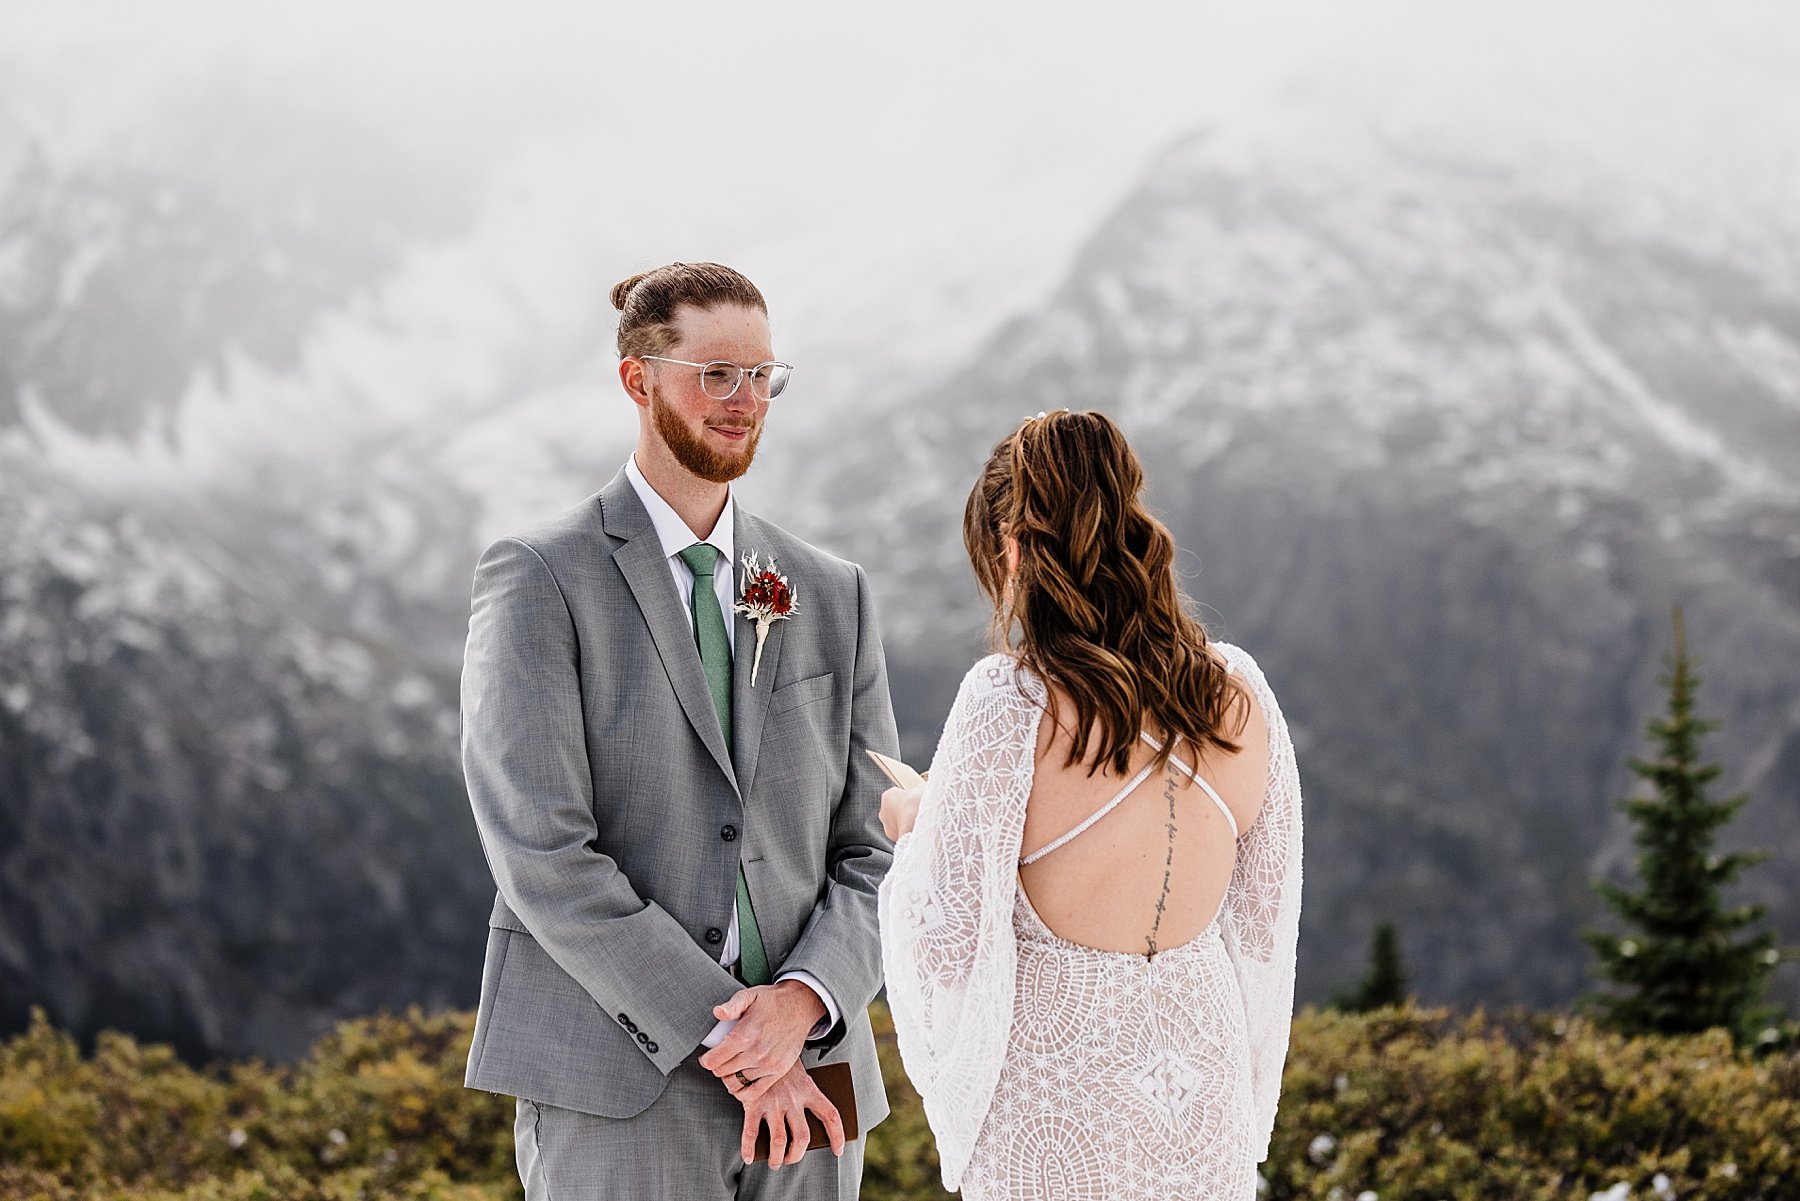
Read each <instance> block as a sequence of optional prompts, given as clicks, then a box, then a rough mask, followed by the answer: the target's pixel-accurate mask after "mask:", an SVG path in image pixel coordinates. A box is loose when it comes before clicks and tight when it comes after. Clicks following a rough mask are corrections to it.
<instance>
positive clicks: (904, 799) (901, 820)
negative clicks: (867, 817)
mask: <svg viewBox="0 0 1800 1201" xmlns="http://www.w3.org/2000/svg"><path fill="white" fill-rule="evenodd" d="M924 795H925V789H924V788H922V787H921V788H890V789H888V790H887V791H886V792H884V793H882V794H881V828H882V829H883V830H885V831H886V832H887V836H888V840H889V841H890V842H899V841H900V836H901V835H902V834H907V833H910V832H911V831H912V828H913V823H914V822H916V821H918V820H919V798H920V797H923V796H924Z"/></svg>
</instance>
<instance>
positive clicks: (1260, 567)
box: [815, 115, 1800, 1005]
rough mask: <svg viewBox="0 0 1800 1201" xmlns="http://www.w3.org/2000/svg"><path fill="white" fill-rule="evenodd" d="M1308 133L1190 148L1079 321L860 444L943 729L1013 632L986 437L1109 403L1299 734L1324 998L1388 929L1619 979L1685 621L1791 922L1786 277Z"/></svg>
mask: <svg viewBox="0 0 1800 1201" xmlns="http://www.w3.org/2000/svg"><path fill="white" fill-rule="evenodd" d="M1306 129H1307V133H1308V136H1307V137H1306V138H1303V139H1296V138H1293V137H1292V136H1288V135H1289V134H1290V133H1291V131H1276V132H1274V133H1273V134H1268V135H1267V136H1264V137H1260V138H1258V137H1249V138H1244V137H1236V136H1227V135H1226V134H1224V133H1209V134H1203V135H1199V136H1196V137H1194V138H1192V139H1191V140H1188V141H1186V142H1184V143H1183V144H1181V145H1178V146H1175V147H1173V148H1172V149H1171V150H1170V151H1169V153H1168V154H1167V155H1166V156H1165V157H1164V158H1163V159H1162V160H1161V161H1160V162H1159V163H1158V164H1156V166H1155V168H1154V170H1153V171H1152V173H1151V174H1150V176H1149V178H1148V179H1147V181H1146V182H1145V184H1144V186H1143V187H1142V189H1141V190H1140V191H1138V192H1137V193H1136V194H1135V195H1134V196H1133V197H1132V198H1131V199H1130V200H1129V201H1128V202H1127V203H1126V204H1124V205H1123V206H1122V207H1121V208H1120V209H1119V210H1118V211H1117V212H1116V213H1115V214H1114V215H1113V216H1112V217H1111V219H1110V220H1109V221H1107V222H1106V223H1105V224H1104V226H1103V227H1102V228H1100V229H1099V230H1098V231H1096V233H1095V234H1094V236H1093V237H1092V239H1091V240H1090V241H1089V242H1088V243H1087V245H1086V247H1085V248H1084V250H1083V251H1082V253H1081V256H1080V259H1079V262H1078V263H1077V265H1076V266H1075V268H1074V270H1073V271H1072V272H1071V274H1070V275H1069V277H1068V279H1067V280H1066V281H1065V282H1064V283H1063V285H1062V286H1061V287H1060V289H1059V290H1058V292H1057V294H1056V295H1055V297H1054V298H1053V299H1052V300H1051V302H1050V303H1049V304H1048V305H1047V306H1046V307H1045V308H1044V310H1043V311H1042V312H1041V313H1039V314H1037V315H1034V316H1032V317H1031V318H1029V319H1026V320H1022V321H1020V322H1018V323H1016V324H1014V325H1013V326H1012V327H1010V328H1009V329H1008V330H1006V331H1005V332H1004V333H1003V334H1002V335H1001V336H999V337H997V338H996V339H994V340H993V342H992V343H991V344H990V345H989V346H987V347H985V348H984V349H983V352H982V353H980V354H978V355H977V356H975V357H974V359H973V360H972V362H971V365H970V366H969V368H968V369H967V370H966V371H965V372H964V373H963V374H962V375H960V376H958V377H956V378H954V379H952V380H951V381H949V382H948V383H946V384H945V385H944V386H943V387H942V388H941V389H937V390H934V391H933V392H932V393H930V394H929V395H922V396H920V397H918V398H917V400H916V403H914V404H912V405H910V406H906V407H903V408H901V409H898V410H896V411H895V413H894V414H893V415H892V416H891V417H890V418H888V419H887V420H884V421H883V422H881V423H879V424H878V425H877V426H876V427H875V428H873V429H870V430H868V431H865V432H864V433H863V435H862V436H859V437H858V438H857V439H856V440H855V441H854V442H853V443H851V444H850V447H849V449H847V450H846V449H842V448H841V445H840V448H839V449H838V450H837V451H836V454H837V456H838V462H839V467H838V469H837V470H836V471H835V473H834V475H833V478H832V480H831V482H830V483H829V484H828V485H827V486H826V488H825V489H824V494H823V503H822V504H821V507H820V508H819V509H818V510H817V514H816V518H815V519H816V520H817V521H818V523H819V524H820V525H821V527H824V528H826V529H828V530H829V533H827V534H826V538H827V540H828V541H832V540H835V541H839V542H842V543H846V544H849V543H858V544H859V551H860V553H861V555H862V557H863V559H864V561H865V562H867V563H869V564H870V565H871V567H872V569H873V571H874V573H875V578H876V581H877V585H878V587H879V588H880V589H881V591H882V593H883V595H884V597H885V598H886V600H887V602H888V614H887V615H888V619H889V621H890V623H891V633H890V637H889V647H890V655H891V657H892V659H893V661H894V664H895V676H896V679H897V681H899V686H900V700H901V702H902V705H903V708H904V709H905V711H906V712H907V713H908V714H909V715H910V716H911V717H912V718H913V729H914V730H915V731H918V730H919V729H920V728H921V726H923V727H924V728H927V729H929V728H930V723H931V722H932V721H933V720H937V719H939V718H938V717H937V715H941V713H942V712H943V710H944V709H945V707H946V706H947V704H948V698H949V695H950V693H951V691H953V689H954V685H955V680H956V679H957V677H958V675H959V674H960V669H961V666H962V665H964V664H966V663H967V662H968V660H969V656H970V655H971V654H972V653H974V651H975V650H976V648H977V647H978V645H979V637H980V633H981V631H982V627H983V615H982V614H981V612H980V611H979V606H977V605H976V604H975V602H974V594H973V589H972V586H971V585H970V584H969V582H968V580H969V576H968V568H967V564H966V561H965V560H964V558H963V554H962V550H961V546H960V538H959V535H958V530H959V528H960V525H959V521H960V512H961V505H962V501H963V497H964V495H965V494H966V490H967V485H968V482H969V481H971V480H972V479H973V478H974V474H975V470H976V468H977V466H978V465H979V463H980V462H981V460H982V458H983V457H985V453H986V450H987V448H988V447H989V446H991V445H992V443H993V442H994V440H995V439H997V438H998V437H1000V436H1002V435H1003V434H1005V433H1006V432H1008V431H1009V430H1010V429H1011V428H1012V427H1013V426H1014V425H1015V424H1016V423H1017V421H1018V420H1019V418H1020V417H1021V416H1022V415H1023V414H1025V413H1028V412H1035V411H1038V410H1041V409H1048V408H1053V407H1057V406H1064V405H1066V406H1069V407H1073V408H1101V409H1105V410H1106V411H1108V412H1110V413H1112V414H1113V415H1114V416H1115V417H1117V418H1118V419H1119V420H1120V421H1121V422H1122V423H1123V425H1124V426H1125V428H1126V430H1127V431H1128V433H1129V434H1130V435H1131V437H1132V438H1133V440H1134V442H1135V444H1136V445H1137V446H1138V448H1139V449H1140V451H1141V453H1142V454H1143V456H1144V458H1145V459H1146V461H1147V464H1148V470H1149V477H1150V480H1151V486H1150V500H1151V503H1152V505H1153V507H1154V508H1155V509H1156V510H1157V511H1158V512H1159V513H1160V514H1161V515H1162V516H1163V517H1164V519H1165V520H1166V521H1168V523H1169V524H1170V525H1171V526H1172V528H1173V529H1174V531H1175V533H1176V536H1177V538H1178V540H1179V541H1180V542H1181V544H1182V546H1183V547H1184V550H1185V555H1184V559H1183V566H1184V571H1185V574H1186V576H1187V585H1188V588H1189V590H1190V591H1191V593H1192V594H1193V595H1194V596H1195V597H1196V598H1197V600H1198V601H1199V602H1200V604H1201V605H1202V608H1203V611H1204V612H1205V613H1206V615H1207V616H1208V617H1209V619H1210V620H1211V623H1212V625H1213V627H1214V629H1215V631H1216V632H1217V633H1218V634H1219V635H1220V636H1222V637H1224V638H1226V639H1228V640H1230V641H1234V642H1237V643H1240V644H1241V645H1243V646H1245V647H1247V648H1249V649H1251V650H1252V651H1253V652H1254V653H1255V654H1257V655H1258V657H1259V659H1260V660H1261V662H1262V663H1263V665H1264V667H1265V668H1266V670H1267V672H1268V674H1269V677H1270V679H1271V680H1272V681H1273V683H1274V685H1275V687H1276V689H1277V691H1278V693H1279V694H1280V695H1281V696H1282V698H1283V699H1284V703H1285V707H1286V711H1287V713H1288V715H1289V717H1290V720H1291V721H1292V723H1293V725H1294V729H1295V733H1296V739H1297V742H1298V745H1299V747H1300V753H1301V763H1302V768H1303V774H1304V779H1305V783H1306V787H1307V795H1308V800H1309V808H1310V812H1309V822H1310V825H1309V829H1308V849H1309V855H1310V859H1309V864H1308V879H1307V894H1306V898H1307V899H1306V905H1307V910H1306V919H1305V929H1304V945H1305V948H1306V950H1305V953H1304V955H1303V957H1302V958H1303V960H1304V966H1303V981H1302V992H1303V994H1304V995H1309V996H1313V997H1318V996H1321V995H1323V994H1324V993H1326V992H1328V991H1329V989H1330V988H1331V986H1333V985H1334V984H1337V983H1341V982H1343V981H1346V980H1347V979H1349V978H1351V977H1353V976H1354V975H1355V974H1356V973H1357V971H1358V969H1359V967H1360V962H1361V957H1362V955H1363V954H1364V948H1365V947H1366V945H1367V938H1368V934H1369V931H1370V929H1371V928H1372V926H1373V925H1374V924H1375V923H1376V922H1377V921H1379V920H1381V919H1383V918H1387V919H1392V920H1394V921H1396V922H1397V923H1398V924H1399V926H1400V928H1401V930H1402V934H1403V938H1404V941H1405V945H1406V949H1407V952H1408V954H1409V955H1410V956H1411V958H1412V959H1413V961H1414V963H1415V964H1416V965H1417V969H1418V971H1417V979H1416V985H1417V987H1418V989H1419V991H1420V993H1421V995H1423V996H1425V997H1428V998H1432V999H1454V1000H1461V1001H1472V1000H1476V999H1480V1000H1483V1001H1486V1002H1489V1003H1505V1002H1514V1001H1517V1002H1527V1003H1531V1004H1538V1005H1545V1004H1557V1003H1563V1002H1566V1001H1567V1000H1569V998H1570V997H1571V996H1573V995H1574V994H1575V993H1576V992H1577V991H1578V990H1579V989H1580V988H1581V987H1582V986H1583V983H1584V980H1583V968H1584V964H1585V953H1584V951H1583V950H1582V948H1581V946H1580V944H1579V942H1578V940H1577V937H1576V932H1577V930H1578V928H1579V927H1580V926H1581V924H1582V923H1584V922H1587V921H1591V920H1597V919H1598V917H1599V914H1598V911H1597V908H1596V906H1595V905H1594V903H1593V898H1592V896H1591V894H1590V891H1589V887H1588V885H1589V881H1590V880H1591V879H1592V878H1593V877H1595V876H1598V875H1602V874H1607V873H1612V872H1617V871H1619V870H1622V869H1623V868H1624V867H1625V866H1626V865H1628V864H1629V861H1630V846H1629V842H1628V833H1627V831H1626V829H1625V828H1624V827H1623V825H1622V819H1621V818H1620V816H1619V815H1618V814H1617V813H1616V812H1614V810H1613V808H1612V806H1611V800H1612V798H1614V797H1616V796H1618V795H1620V794H1621V793H1622V792H1623V791H1624V790H1625V789H1626V788H1627V787H1628V786H1629V777H1628V776H1627V774H1626V772H1625V769H1624V763H1625V760H1626V757H1627V756H1628V755H1630V754H1633V753H1637V752H1638V751H1640V750H1641V749H1642V748H1643V743H1642V741H1641V724H1642V722H1643V721H1644V719H1645V718H1646V717H1647V716H1648V715H1649V714H1650V713H1651V712H1652V711H1653V710H1654V707H1655V706H1656V704H1657V703H1658V700H1659V694H1658V692H1657V689H1656V684H1655V676H1656V673H1657V670H1658V667H1657V662H1658V655H1659V651H1660V648H1663V647H1666V646H1667V644H1668V642H1669V637H1670V623H1669V612H1670V607H1671V606H1672V605H1674V604H1681V605H1683V606H1685V608H1686V610H1687V613H1688V617H1689V623H1690V624H1689V628H1690V629H1691V630H1692V631H1693V632H1694V635H1693V636H1694V644H1695V646H1696V648H1697V649H1698V650H1699V652H1700V653H1701V655H1702V656H1703V661H1704V670H1705V673H1706V678H1707V683H1706V688H1705V692H1704V700H1705V707H1706V709H1707V711H1708V712H1710V713H1712V714H1714V715H1716V716H1718V717H1719V718H1721V719H1722V720H1723V722H1724V729H1723V732H1722V733H1721V734H1720V735H1719V736H1717V737H1716V738H1715V739H1714V740H1713V742H1712V744H1711V746H1710V748H1709V749H1710V750H1711V752H1712V753H1713V754H1714V755H1716V756H1718V757H1720V758H1722V759H1723V760H1724V761H1725V763H1726V764H1727V766H1728V771H1727V773H1726V779H1725V783H1726V785H1727V786H1729V787H1734V788H1737V787H1742V788H1746V789H1748V790H1749V791H1751V793H1752V794H1753V795H1754V801H1753V803H1752V804H1751V806H1750V807H1749V808H1748V809H1746V810H1745V811H1744V814H1743V816H1742V818H1741V819H1740V820H1739V822H1738V823H1737V825H1736V826H1735V827H1734V829H1733V830H1732V831H1731V832H1730V839H1731V840H1732V841H1734V842H1749V843H1752V844H1756V845H1762V846H1770V847H1773V848H1774V849H1775V851H1776V858H1775V861H1774V863H1773V864H1772V865H1771V866H1770V867H1768V868H1765V869H1762V870H1759V871H1758V872H1756V873H1755V875H1754V885H1753V888H1752V890H1753V891H1754V893H1755V894H1756V895H1757V897H1759V898H1760V899H1762V900H1765V901H1768V902H1769V903H1770V904H1771V905H1772V906H1773V909H1774V913H1775V915H1776V918H1777V922H1778V925H1780V926H1781V928H1782V929H1784V930H1785V931H1786V932H1787V934H1788V937H1789V938H1793V937H1794V936H1795V933H1796V930H1797V929H1800V891H1797V890H1796V886H1795V884H1794V881H1795V880H1800V293H1797V292H1796V291H1795V289H1794V287H1793V283H1792V279H1791V278H1790V277H1784V276H1782V275H1781V274H1780V273H1779V271H1777V270H1772V269H1769V268H1770V265H1771V263H1772V262H1774V261H1778V259H1779V256H1775V255H1772V256H1771V260H1770V261H1769V262H1765V263H1762V264H1759V263H1757V262H1754V261H1738V260H1736V259H1734V258H1732V257H1731V256H1729V255H1727V254H1722V253H1702V252H1699V251H1697V250H1696V249H1695V246H1694V242H1695V240H1689V239H1684V238H1683V237H1682V236H1680V235H1679V233H1668V232H1664V233H1661V234H1658V233H1656V232H1654V231H1651V230H1645V229H1634V228H1631V226H1630V223H1628V222H1625V221H1621V220H1619V219H1618V217H1617V214H1616V213H1614V212H1613V211H1611V210H1610V209H1609V208H1608V207H1607V206H1606V205H1604V204H1602V203H1599V202H1597V201H1595V200H1593V199H1591V198H1588V197H1584V196H1581V195H1578V194H1577V195H1569V194H1557V193H1556V192H1555V191H1553V190H1546V189H1542V188H1537V187H1534V186H1532V185H1531V184H1530V183H1528V182H1527V181H1526V180H1525V179H1523V178H1521V177H1518V176H1513V175H1510V174H1509V173H1506V172H1503V171H1500V170H1497V169H1495V168H1493V167H1492V166H1491V165H1486V166H1484V164H1482V163H1481V162H1480V161H1473V160H1469V159H1463V160H1458V159H1456V158H1451V157H1446V156H1442V155H1435V154H1431V153H1427V152H1424V151H1422V150H1420V149H1417V148H1409V147H1406V146H1402V145H1392V144H1387V143H1385V142H1384V141H1383V140H1382V139H1381V138H1379V137H1375V136H1371V132H1370V131H1369V130H1367V129H1359V128H1358V127H1357V125H1356V122H1355V121H1354V120H1344V119H1340V118H1332V117H1327V116H1323V115H1315V117H1314V119H1313V120H1312V121H1311V122H1309V123H1308V125H1307V127H1306ZM1309 148H1311V149H1309ZM1771 235H1772V236H1779V231H1771ZM872 478H878V479H880V480H881V481H882V484H881V487H880V488H879V491H878V501H877V502H876V503H874V504H870V503H868V502H867V501H866V500H865V499H863V498H866V497H867V496H868V495H869V491H870V486H869V483H868V481H869V480H870V479H872ZM934 598H957V599H956V600H955V601H954V602H953V603H949V604H944V603H934ZM947 631H954V632H956V634H957V635H958V636H956V637H948V638H947V637H945V634H946V632H947ZM912 749H913V751H914V753H916V754H924V753H927V752H928V749H929V739H928V738H921V739H918V740H917V741H915V742H914V743H913V744H912ZM1787 987H1788V988H1789V989H1790V990H1791V982H1789V983H1788V985H1787Z"/></svg>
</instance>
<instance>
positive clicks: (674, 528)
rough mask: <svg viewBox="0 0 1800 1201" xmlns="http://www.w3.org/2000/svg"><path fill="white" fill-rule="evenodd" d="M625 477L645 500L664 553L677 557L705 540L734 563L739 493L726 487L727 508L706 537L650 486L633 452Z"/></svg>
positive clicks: (645, 507)
mask: <svg viewBox="0 0 1800 1201" xmlns="http://www.w3.org/2000/svg"><path fill="white" fill-rule="evenodd" d="M625 478H626V479H628V480H630V481H631V487H632V490H633V491H635V492H636V493H637V494H638V499H639V500H641V501H643V502H644V509H645V511H646V512H648V513H649V514H650V524H651V525H652V526H654V527H655V528H656V540H657V541H658V542H661V543H662V549H663V555H664V556H665V557H667V558H671V559H672V558H674V557H675V556H676V555H678V554H680V553H681V552H682V551H684V550H686V549H687V548H688V547H690V546H692V545H694V543H695V542H705V543H707V544H708V545H710V546H713V547H715V548H717V550H718V552H719V559H720V561H721V562H722V563H724V564H725V565H726V566H727V568H729V567H730V565H731V564H732V563H733V561H734V560H733V557H732V551H733V549H734V548H733V531H734V530H735V528H736V516H737V497H736V495H735V494H734V493H733V492H732V491H731V489H730V487H729V486H727V487H726V490H725V508H724V509H723V510H721V511H720V513H719V520H718V521H716V522H714V523H713V528H712V533H710V534H708V535H707V536H706V537H704V538H695V537H694V531H693V530H690V529H688V524H687V522H685V521H683V520H682V519H681V514H679V513H677V512H676V511H675V510H674V508H673V507H672V506H671V505H670V504H669V502H668V501H666V500H664V499H663V498H662V494H661V493H659V492H657V490H656V489H655V488H652V487H651V486H650V481H649V480H647V479H645V478H644V473H643V472H641V471H639V470H638V465H637V456H636V455H635V454H634V455H632V456H631V457H630V458H629V459H627V460H625Z"/></svg>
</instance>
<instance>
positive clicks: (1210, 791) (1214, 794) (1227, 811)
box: [1138, 734, 1238, 842]
mask: <svg viewBox="0 0 1800 1201" xmlns="http://www.w3.org/2000/svg"><path fill="white" fill-rule="evenodd" d="M1138 737H1140V738H1142V739H1143V740H1144V741H1145V742H1147V743H1149V744H1150V745H1151V746H1153V747H1155V748H1156V750H1157V753H1158V754H1161V753H1162V743H1160V742H1158V741H1156V739H1154V738H1152V737H1150V735H1148V734H1140V735H1138ZM1169 762H1170V763H1173V764H1174V765H1175V766H1176V767H1179V768H1180V769H1181V770H1182V771H1184V772H1186V773H1187V777H1188V779H1190V780H1192V781H1193V782H1194V783H1196V784H1198V785H1200V787H1201V788H1203V789H1205V790H1206V795H1207V796H1209V797H1211V798H1212V801H1213V804H1215V805H1217V806H1218V807H1219V812H1220V813H1223V814H1224V815H1225V823H1226V824H1227V825H1229V826H1230V827H1231V840H1232V841H1233V842H1236V841H1237V840H1238V824H1237V818H1236V817H1234V816H1232V813H1231V807H1230V806H1229V805H1227V804H1226V803H1225V798H1224V797H1221V796H1220V795H1219V793H1218V791H1217V790H1216V789H1215V788H1213V786H1212V785H1211V784H1208V783H1207V782H1206V777H1205V776H1201V775H1196V774H1195V773H1194V769H1193V768H1191V767H1189V766H1188V765H1187V764H1185V763H1183V762H1182V761H1181V760H1180V759H1178V758H1176V757H1175V756H1174V755H1170V756H1169Z"/></svg>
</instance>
